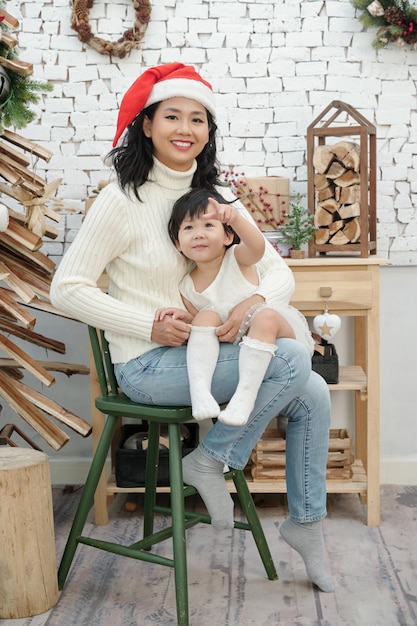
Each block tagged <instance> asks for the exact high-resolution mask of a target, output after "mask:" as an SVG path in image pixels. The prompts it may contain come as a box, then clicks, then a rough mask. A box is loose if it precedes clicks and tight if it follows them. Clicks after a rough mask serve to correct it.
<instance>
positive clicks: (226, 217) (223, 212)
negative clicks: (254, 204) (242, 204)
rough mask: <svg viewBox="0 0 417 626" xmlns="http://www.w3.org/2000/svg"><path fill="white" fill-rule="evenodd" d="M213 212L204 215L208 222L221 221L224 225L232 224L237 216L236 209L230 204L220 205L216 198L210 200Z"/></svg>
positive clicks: (209, 204)
mask: <svg viewBox="0 0 417 626" xmlns="http://www.w3.org/2000/svg"><path fill="white" fill-rule="evenodd" d="M208 207H210V209H211V212H210V213H205V214H204V219H206V220H219V221H220V222H222V224H230V225H231V224H232V223H233V220H234V219H235V217H236V215H237V211H236V209H235V208H234V207H233V206H231V205H230V204H220V202H217V200H215V199H214V198H209V199H208Z"/></svg>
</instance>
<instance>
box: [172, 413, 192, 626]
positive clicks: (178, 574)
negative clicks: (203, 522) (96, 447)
mask: <svg viewBox="0 0 417 626" xmlns="http://www.w3.org/2000/svg"><path fill="white" fill-rule="evenodd" d="M168 434H169V477H170V485H171V511H172V541H173V550H174V574H175V591H176V598H177V621H178V626H188V581H187V547H186V542H185V506H184V483H183V478H182V449H181V437H180V424H169V426H168Z"/></svg>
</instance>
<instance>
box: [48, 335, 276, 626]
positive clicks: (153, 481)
mask: <svg viewBox="0 0 417 626" xmlns="http://www.w3.org/2000/svg"><path fill="white" fill-rule="evenodd" d="M89 335H90V342H91V348H92V352H93V357H94V363H95V366H96V369H97V377H98V380H99V383H100V389H101V394H102V395H101V396H99V397H97V398H96V399H95V405H96V407H97V408H98V409H99V410H100V411H101V412H102V413H103V414H105V415H107V419H106V422H105V426H104V429H103V432H102V435H101V437H100V440H99V442H98V445H97V448H96V451H95V453H94V457H93V460H92V462H91V466H90V470H89V472H88V476H87V479H86V483H85V486H84V489H83V491H82V494H81V498H80V501H79V504H78V507H77V511H76V513H75V517H74V521H73V524H72V527H71V531H70V534H69V537H68V540H67V543H66V547H65V550H64V554H63V557H62V560H61V564H60V567H59V571H58V585H59V588H60V589H62V588H63V586H64V584H65V581H66V578H67V576H68V573H69V570H70V567H71V564H72V561H73V559H74V556H75V552H76V549H77V546H78V544H85V545H89V546H92V547H95V548H98V549H100V550H104V551H107V552H112V553H114V554H118V555H120V556H126V557H131V558H134V559H138V560H142V561H147V562H151V563H157V564H159V565H164V566H168V567H172V568H173V569H174V578H175V592H176V603H177V622H178V626H188V624H189V620H188V586H187V548H186V533H185V531H186V530H187V529H188V528H191V527H192V526H195V525H196V524H199V523H204V524H210V523H211V520H210V517H209V515H207V514H203V513H195V512H187V511H186V510H185V499H186V497H188V496H190V495H192V494H195V493H197V491H196V489H195V488H194V487H191V486H184V483H183V475H182V446H181V424H183V423H184V422H186V421H190V420H192V412H191V407H185V406H181V407H169V406H168V407H167V406H150V405H146V404H139V403H136V402H133V401H132V400H130V399H129V398H128V397H127V396H126V395H125V394H123V393H121V392H120V390H119V389H118V386H117V382H116V378H115V375H114V371H113V366H112V363H111V359H110V352H109V346H108V343H107V340H106V338H105V336H104V332H103V331H98V330H97V329H96V328H93V327H91V326H89ZM120 417H129V418H135V419H138V420H141V421H144V422H146V423H147V424H148V449H147V453H146V470H145V495H144V512H143V528H144V530H143V538H142V539H140V540H139V541H137V542H135V543H133V544H131V545H129V546H127V545H122V544H120V543H115V542H110V541H101V540H97V539H94V538H91V537H90V536H83V534H82V531H83V528H84V525H85V522H86V520H87V516H88V513H89V510H90V508H91V506H92V505H93V499H94V493H95V490H96V488H97V484H98V481H99V479H100V475H101V472H102V470H103V468H104V464H105V462H106V458H107V454H108V452H109V450H110V448H111V444H112V440H113V436H114V433H115V431H116V427H117V425H118V421H119V419H120ZM162 424H163V425H165V426H167V428H168V443H169V448H168V449H169V479H170V506H169V507H160V506H157V504H156V493H157V474H158V459H159V437H160V430H161V425H162ZM225 479H226V480H229V479H231V480H233V482H234V484H235V487H236V494H237V497H238V499H239V501H240V505H241V507H242V510H243V513H244V515H245V517H246V520H247V521H246V522H238V521H235V523H234V527H235V528H236V529H242V530H247V531H250V532H251V533H252V535H253V538H254V541H255V543H256V546H257V548H258V551H259V555H260V557H261V559H262V562H263V564H264V567H265V570H266V574H267V576H268V578H269V579H270V580H277V579H278V576H277V573H276V570H275V566H274V564H273V561H272V557H271V553H270V550H269V547H268V544H267V542H266V539H265V535H264V533H263V530H262V527H261V524H260V521H259V517H258V514H257V512H256V509H255V506H254V503H253V499H252V496H251V494H250V492H249V489H248V486H247V483H246V479H245V476H244V473H243V471H242V470H236V469H231V470H230V471H229V472H227V473H226V474H225ZM155 513H163V514H165V515H167V516H169V517H168V519H170V520H171V523H170V524H169V525H167V527H166V528H163V529H162V530H160V531H158V532H154V518H155ZM167 539H172V547H173V557H172V558H167V557H163V556H160V555H158V554H156V553H153V552H152V550H151V549H152V546H154V545H156V544H158V543H160V542H161V541H165V540H167Z"/></svg>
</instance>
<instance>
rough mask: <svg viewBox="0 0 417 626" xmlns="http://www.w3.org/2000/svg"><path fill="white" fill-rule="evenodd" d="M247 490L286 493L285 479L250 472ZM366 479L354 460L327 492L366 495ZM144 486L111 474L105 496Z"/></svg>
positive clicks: (160, 490) (140, 490) (163, 489)
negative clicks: (348, 473) (118, 482)
mask: <svg viewBox="0 0 417 626" xmlns="http://www.w3.org/2000/svg"><path fill="white" fill-rule="evenodd" d="M246 479H247V483H248V487H249V491H250V492H251V493H286V491H287V488H286V484H285V480H273V481H271V480H257V481H254V480H252V478H251V476H250V473H248V474H247V476H246ZM227 484H228V487H229V491H230V493H236V489H235V486H234V484H233V482H232V481H229V482H228V483H227ZM366 490H367V480H366V472H365V469H364V467H363V463H362V461H359V460H357V461H354V463H353V464H352V477H351V478H350V479H346V480H327V481H326V491H327V493H357V494H359V495H361V496H365V495H366ZM144 491H145V488H144V487H118V486H117V485H116V479H115V476H114V474H112V475H111V476H110V477H109V479H108V482H107V496H108V497H110V498H111V497H112V496H113V495H114V494H116V493H144ZM169 491H170V488H169V487H158V488H157V492H158V493H169Z"/></svg>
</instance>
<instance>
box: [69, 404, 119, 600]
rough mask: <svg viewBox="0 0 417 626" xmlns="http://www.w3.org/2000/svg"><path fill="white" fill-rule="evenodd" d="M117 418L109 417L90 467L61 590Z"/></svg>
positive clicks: (70, 539) (70, 535)
mask: <svg viewBox="0 0 417 626" xmlns="http://www.w3.org/2000/svg"><path fill="white" fill-rule="evenodd" d="M117 420H118V418H117V417H114V416H111V415H109V416H108V417H107V420H106V423H105V426H104V429H103V433H102V435H101V437H100V441H99V442H98V446H97V449H96V452H95V454H94V457H93V460H92V462H91V465H90V469H89V472H88V476H87V480H86V482H85V485H84V488H83V491H82V494H81V498H80V501H79V503H78V507H77V511H76V513H75V517H74V521H73V523H72V527H71V531H70V534H69V536H68V539H67V544H66V546H65V550H64V554H63V556H62V559H61V564H60V566H59V570H58V586H59V588H60V589H62V588H63V587H64V584H65V580H66V578H67V576H68V572H69V570H70V567H71V563H72V561H73V559H74V555H75V551H76V549H77V545H78V537H79V536H80V535H81V533H82V530H83V528H84V524H85V522H86V519H87V516H88V513H89V511H90V509H91V507H92V505H93V500H94V493H95V491H96V488H97V484H98V481H99V480H100V475H101V472H102V470H103V467H104V464H105V462H106V458H107V453H108V451H109V449H110V446H111V442H112V439H113V435H114V431H115V430H116V426H117Z"/></svg>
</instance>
